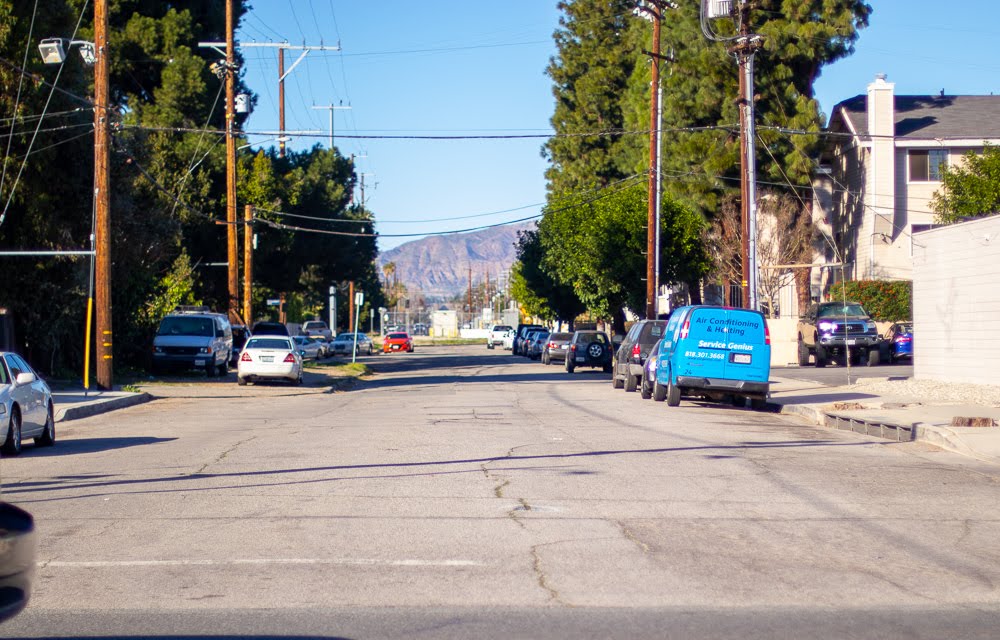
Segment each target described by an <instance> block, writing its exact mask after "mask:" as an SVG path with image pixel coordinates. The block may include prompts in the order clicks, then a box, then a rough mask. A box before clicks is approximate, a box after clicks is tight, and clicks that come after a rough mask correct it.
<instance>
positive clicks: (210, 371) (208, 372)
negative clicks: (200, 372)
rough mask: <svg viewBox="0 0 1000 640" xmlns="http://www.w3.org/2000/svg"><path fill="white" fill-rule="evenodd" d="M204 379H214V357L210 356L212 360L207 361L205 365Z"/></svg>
mask: <svg viewBox="0 0 1000 640" xmlns="http://www.w3.org/2000/svg"><path fill="white" fill-rule="evenodd" d="M205 377H206V378H214V377H215V356H214V355H213V356H212V359H211V360H209V361H208V364H206V365H205Z"/></svg>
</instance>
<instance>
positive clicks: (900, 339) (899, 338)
mask: <svg viewBox="0 0 1000 640" xmlns="http://www.w3.org/2000/svg"><path fill="white" fill-rule="evenodd" d="M911 340H913V338H910V337H908V336H896V340H895V342H909V341H911Z"/></svg>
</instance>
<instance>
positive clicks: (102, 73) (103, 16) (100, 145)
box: [94, 0, 114, 390]
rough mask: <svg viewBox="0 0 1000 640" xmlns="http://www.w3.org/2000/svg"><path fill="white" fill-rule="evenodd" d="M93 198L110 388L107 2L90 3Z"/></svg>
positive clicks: (101, 380)
mask: <svg viewBox="0 0 1000 640" xmlns="http://www.w3.org/2000/svg"><path fill="white" fill-rule="evenodd" d="M94 49H95V50H96V51H95V53H96V58H97V59H96V60H95V63H94V197H95V199H96V202H95V208H96V212H95V216H96V220H95V226H96V229H95V233H94V242H95V245H94V249H95V251H96V254H97V255H96V256H95V266H94V276H95V292H94V293H95V299H96V302H97V314H96V316H97V341H96V344H97V349H96V354H97V387H98V388H99V389H104V390H110V389H111V387H112V384H113V382H114V376H113V369H114V367H113V366H112V355H113V353H112V339H111V338H112V334H111V198H110V188H111V176H110V168H109V164H110V163H109V158H110V151H111V135H110V127H109V125H110V123H109V122H108V120H109V112H110V110H109V108H108V106H109V100H110V90H109V85H110V61H109V53H110V52H109V51H108V3H107V0H95V2H94Z"/></svg>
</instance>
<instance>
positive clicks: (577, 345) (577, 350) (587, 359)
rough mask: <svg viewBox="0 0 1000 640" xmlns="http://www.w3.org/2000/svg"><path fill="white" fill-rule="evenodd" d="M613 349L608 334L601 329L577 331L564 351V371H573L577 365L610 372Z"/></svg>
mask: <svg viewBox="0 0 1000 640" xmlns="http://www.w3.org/2000/svg"><path fill="white" fill-rule="evenodd" d="M613 350H614V347H613V346H612V345H611V340H610V339H609V338H608V334H606V333H604V332H603V331H577V332H575V333H574V334H573V337H572V338H570V340H569V348H568V349H567V351H566V372H567V373H573V371H574V370H575V369H576V368H577V367H600V368H601V369H603V370H604V372H605V373H611V358H612V355H613Z"/></svg>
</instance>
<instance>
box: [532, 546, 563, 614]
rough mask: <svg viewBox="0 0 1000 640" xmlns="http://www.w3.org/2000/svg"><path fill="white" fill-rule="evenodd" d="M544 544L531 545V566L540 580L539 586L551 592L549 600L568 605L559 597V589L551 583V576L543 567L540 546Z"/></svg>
mask: <svg viewBox="0 0 1000 640" xmlns="http://www.w3.org/2000/svg"><path fill="white" fill-rule="evenodd" d="M540 546H542V545H535V546H533V547H531V568H532V570H534V572H535V579H536V580H537V581H538V586H539V587H541V588H542V589H544V590H545V592H546V593H548V594H549V602H555V603H556V604H561V605H564V606H572V605H568V604H567V603H566V602H563V601H562V599H561V598H560V597H559V591H557V590H556V589H555V588H554V587H553V586H552V585H550V584H549V578H548V576H547V575H546V574H545V570H544V569H543V568H542V557H541V555H539V553H538V548H539V547H540Z"/></svg>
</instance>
